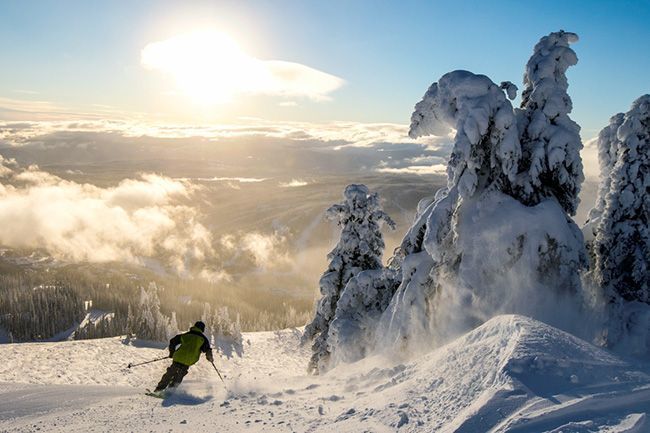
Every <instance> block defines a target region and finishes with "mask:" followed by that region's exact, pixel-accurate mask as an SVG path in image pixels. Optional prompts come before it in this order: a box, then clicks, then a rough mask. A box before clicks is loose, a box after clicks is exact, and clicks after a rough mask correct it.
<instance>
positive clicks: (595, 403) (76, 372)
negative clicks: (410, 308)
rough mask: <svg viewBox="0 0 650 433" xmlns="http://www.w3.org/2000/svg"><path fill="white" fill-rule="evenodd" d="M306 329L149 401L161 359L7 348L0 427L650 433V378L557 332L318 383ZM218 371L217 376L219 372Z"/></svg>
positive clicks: (196, 372)
mask: <svg viewBox="0 0 650 433" xmlns="http://www.w3.org/2000/svg"><path fill="white" fill-rule="evenodd" d="M300 335H301V333H300V331H299V330H286V331H279V332H265V333H249V334H244V351H243V356H242V357H241V358H240V357H233V358H228V359H226V358H222V359H220V360H218V361H217V365H218V366H219V368H220V369H221V371H222V373H224V375H225V385H224V384H222V383H221V382H220V381H219V380H218V379H217V378H216V377H215V374H214V371H211V370H210V369H211V366H210V365H209V364H208V363H206V362H205V361H200V362H199V363H198V364H197V365H196V366H195V367H192V369H191V370H190V374H189V375H188V377H187V379H186V380H185V381H184V382H183V384H182V385H181V387H179V388H178V389H177V390H176V391H174V392H173V393H172V395H171V396H170V397H169V398H167V399H165V400H158V399H153V398H151V397H146V396H144V395H143V387H145V386H147V387H148V386H152V384H154V383H155V382H156V381H157V380H158V378H159V376H160V374H162V372H163V371H164V367H165V366H166V363H165V362H162V363H153V364H149V365H146V366H142V367H141V368H140V367H138V368H137V369H132V370H131V371H129V370H125V369H124V363H125V362H127V361H139V360H146V359H151V358H155V357H157V356H159V355H160V353H161V351H160V349H154V348H147V347H138V346H134V345H125V344H122V342H121V341H120V340H118V339H102V340H88V341H79V342H61V343H37V344H8V345H0V357H2V359H3V360H4V363H3V365H2V366H0V431H12V432H21V431H34V430H37V429H39V428H40V429H41V430H43V431H54V432H76V431H79V432H85V431H92V430H95V431H114V432H122V431H155V432H158V431H161V432H162V431H165V432H167V431H224V432H225V431H229V432H230V431H232V432H238V431H251V432H261V431H278V432H285V431H294V432H306V431H309V432H328V433H329V432H331V431H332V430H333V429H335V430H336V431H337V432H339V433H345V432H361V431H371V432H395V431H399V432H460V433H485V432H493V433H495V432H518V433H522V432H523V433H542V432H555V433H559V432H560V431H561V432H564V433H578V432H580V433H583V432H610V433H611V432H618V433H623V432H628V433H631V432H647V431H650V423H649V422H648V420H647V418H648V414H649V413H650V375H648V374H647V373H646V372H644V370H643V368H647V367H643V368H642V367H640V366H637V365H634V364H630V363H628V362H626V361H624V360H622V359H620V358H618V357H616V356H614V355H612V354H610V353H609V352H606V351H604V350H601V349H599V348H597V347H595V346H593V345H591V344H589V343H587V342H585V341H583V340H580V339H579V338H576V337H574V336H571V335H569V334H567V333H565V332H563V331H560V330H558V329H556V328H553V327H551V326H549V325H546V324H543V323H540V322H538V321H535V320H533V319H529V318H526V317H522V316H516V315H504V316H497V317H495V318H493V319H491V320H489V321H487V322H486V323H484V324H483V325H482V326H480V327H478V328H476V329H474V330H473V331H471V332H469V333H467V334H465V335H463V336H461V337H460V338H458V339H456V340H454V341H452V342H450V343H449V344H447V345H445V346H443V347H441V348H439V349H437V350H435V351H432V352H429V353H427V354H425V355H422V356H420V357H418V358H417V359H413V360H410V361H408V362H403V363H400V362H397V363H396V362H395V360H388V359H385V358H381V357H378V356H375V357H370V358H366V359H363V360H361V361H359V362H356V363H352V364H344V365H339V366H337V367H335V368H334V369H332V370H330V371H329V372H327V373H326V374H323V375H321V376H315V377H314V376H310V375H307V374H305V368H306V366H307V362H308V360H309V356H310V353H309V350H308V349H305V348H301V347H300V346H299V340H300ZM208 367H209V368H208Z"/></svg>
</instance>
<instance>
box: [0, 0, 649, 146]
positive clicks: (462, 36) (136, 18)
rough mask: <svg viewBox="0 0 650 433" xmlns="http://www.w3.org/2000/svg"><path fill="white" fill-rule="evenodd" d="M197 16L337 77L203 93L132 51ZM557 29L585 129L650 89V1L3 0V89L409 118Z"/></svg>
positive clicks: (261, 112) (224, 112)
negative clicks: (565, 42)
mask: <svg viewBox="0 0 650 433" xmlns="http://www.w3.org/2000/svg"><path fill="white" fill-rule="evenodd" d="M205 28H211V29H216V30H218V31H220V32H224V33H226V34H228V35H229V36H230V37H231V38H232V39H233V40H235V41H236V42H237V43H238V45H239V46H240V47H241V49H242V50H243V51H245V52H246V53H247V54H248V55H250V56H252V57H254V58H256V59H260V60H283V61H290V62H295V63H298V64H301V65H305V66H308V67H310V68H313V69H316V70H318V71H321V72H324V73H327V74H331V75H333V76H335V77H339V78H341V79H343V80H344V81H345V84H343V85H342V86H341V87H340V88H339V89H337V90H335V91H333V92H330V93H329V94H328V97H329V100H327V101H315V100H312V99H309V98H305V97H302V96H290V97H287V96H277V95H276V96H268V95H259V94H252V95H250V94H249V95H240V96H236V97H234V98H233V99H232V100H231V101H230V102H228V103H221V104H218V105H214V106H209V107H206V106H197V105H196V104H193V103H192V101H188V100H187V99H183V98H181V97H179V95H177V94H175V92H174V89H173V87H174V83H173V82H172V81H171V80H170V78H169V76H166V75H165V74H164V73H161V72H160V71H156V70H148V69H146V68H144V67H143V66H142V64H141V58H140V55H141V50H142V49H143V48H144V47H145V46H146V45H147V44H149V43H151V42H156V41H162V40H166V39H168V38H171V37H173V36H175V35H178V34H183V33H187V32H191V31H193V30H194V29H205ZM559 29H564V30H567V31H572V32H576V33H578V34H579V36H580V41H579V42H578V43H577V44H576V45H575V46H574V49H575V50H576V52H577V54H578V57H579V59H580V61H579V63H578V65H577V66H576V67H574V68H572V69H571V70H570V72H569V80H570V89H569V91H570V94H571V96H572V98H573V101H574V114H573V117H574V119H575V120H576V121H577V122H578V123H579V124H581V125H582V127H583V136H584V137H585V138H590V137H592V136H594V135H595V134H596V133H597V131H598V130H599V129H600V128H601V127H602V126H604V125H605V124H606V123H607V119H608V118H609V116H611V115H612V114H614V113H615V112H618V111H624V110H627V108H628V107H629V105H630V104H631V102H632V100H634V99H635V98H636V97H638V96H640V95H641V94H643V93H649V92H650V73H649V71H650V52H649V51H648V46H649V42H650V1H609V2H605V1H494V2H439V1H427V2H416V1H399V2H397V1H394V2H387V1H327V2H324V1H241V0H240V1H233V2H229V1H212V2H207V1H176V2H169V1H167V2H166V1H137V2H134V1H110V2H108V1H106V2H99V1H92V2H91V1H61V0H59V1H38V2H24V1H7V0H2V2H0V49H1V52H2V57H3V60H2V68H0V98H4V100H39V101H49V102H51V103H53V104H56V105H57V106H63V107H71V108H74V109H75V110H77V111H79V110H82V111H83V110H92V109H93V107H95V108H96V107H97V106H98V105H102V106H104V105H105V106H110V107H113V108H114V109H115V110H120V111H124V112H138V113H145V115H147V114H152V115H154V114H160V115H168V116H171V117H174V116H176V117H182V118H190V119H191V118H193V117H196V118H197V119H200V120H215V121H229V120H232V119H236V118H241V117H259V118H263V119H267V120H282V121H310V122H328V121H333V120H345V121H358V122H395V123H407V122H408V119H409V116H410V114H411V111H412V108H413V105H414V104H415V103H416V102H417V101H418V100H419V99H420V97H421V96H422V94H423V93H424V91H425V90H426V88H427V87H428V86H429V85H430V84H431V83H432V82H433V81H436V80H437V79H438V78H439V77H440V76H441V75H442V74H444V73H445V72H448V71H450V70H454V69H468V70H471V71H472V72H475V73H483V74H486V75H488V76H489V77H490V78H492V79H493V80H494V81H496V82H499V81H502V80H511V81H513V82H515V83H516V84H518V85H520V83H521V77H522V74H523V69H524V65H525V63H526V61H527V60H528V57H529V55H530V53H531V52H532V48H533V45H534V44H535V43H536V42H537V40H539V38H540V37H541V36H543V35H545V34H548V33H549V32H551V31H556V30H559ZM520 87H521V85H520Z"/></svg>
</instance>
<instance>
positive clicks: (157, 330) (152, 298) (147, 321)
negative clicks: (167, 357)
mask: <svg viewBox="0 0 650 433" xmlns="http://www.w3.org/2000/svg"><path fill="white" fill-rule="evenodd" d="M127 330H128V332H129V333H130V334H132V335H135V336H136V337H138V338H141V339H144V340H152V341H166V340H167V334H168V331H169V319H168V318H167V317H165V315H164V314H162V312H161V311H160V299H159V298H158V288H157V287H156V285H155V284H154V283H151V284H150V286H149V290H145V288H144V287H141V288H140V298H139V301H138V303H137V304H135V305H133V306H131V305H129V314H128V317H127Z"/></svg>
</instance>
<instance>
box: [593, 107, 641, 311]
mask: <svg viewBox="0 0 650 433" xmlns="http://www.w3.org/2000/svg"><path fill="white" fill-rule="evenodd" d="M617 141H618V149H617V150H618V151H617V152H615V155H616V162H615V164H614V166H613V168H612V169H611V173H610V179H609V182H610V183H609V192H608V193H607V195H606V196H605V203H604V209H603V211H602V216H601V221H600V224H599V226H598V229H597V236H596V240H595V252H596V279H597V281H598V282H599V283H600V285H601V287H602V288H603V289H604V290H605V293H606V294H607V295H608V296H609V297H610V298H616V297H620V298H622V299H624V300H626V301H639V302H643V303H646V304H650V95H643V96H641V97H640V98H638V99H637V100H636V101H634V103H633V104H632V108H631V109H630V111H628V112H627V113H626V114H625V118H624V120H623V122H622V123H621V124H620V126H619V127H618V129H617Z"/></svg>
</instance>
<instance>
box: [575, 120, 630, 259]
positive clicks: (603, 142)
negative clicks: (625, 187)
mask: <svg viewBox="0 0 650 433" xmlns="http://www.w3.org/2000/svg"><path fill="white" fill-rule="evenodd" d="M624 118H625V115H624V114H623V113H618V114H616V115H614V116H612V117H611V118H610V119H609V125H607V126H606V127H604V128H603V129H602V130H601V131H600V133H599V134H598V139H597V141H596V143H597V146H598V165H599V168H600V185H599V186H598V196H597V197H596V204H595V206H594V207H593V208H592V209H591V210H590V211H589V219H588V220H587V222H586V223H585V225H584V226H583V227H582V233H583V234H584V236H585V242H586V243H587V249H588V250H589V254H590V256H591V257H592V259H594V257H595V251H593V242H594V239H595V237H596V231H597V229H598V225H599V224H600V217H601V216H602V214H603V211H604V210H605V198H606V197H607V194H608V193H609V190H610V187H611V177H610V174H611V172H612V169H613V168H614V164H615V163H616V159H617V153H618V137H617V133H618V128H619V127H620V126H621V124H622V123H623V120H624Z"/></svg>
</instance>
